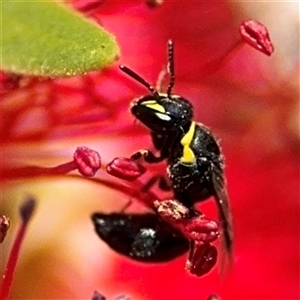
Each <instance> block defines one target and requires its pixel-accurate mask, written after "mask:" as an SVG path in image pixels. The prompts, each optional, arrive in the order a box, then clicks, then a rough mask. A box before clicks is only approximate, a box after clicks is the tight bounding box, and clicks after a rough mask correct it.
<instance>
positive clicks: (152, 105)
mask: <svg viewBox="0 0 300 300" xmlns="http://www.w3.org/2000/svg"><path fill="white" fill-rule="evenodd" d="M142 104H143V105H145V106H147V107H149V108H151V109H153V110H155V111H159V112H161V113H165V112H166V110H165V108H164V107H163V106H162V105H160V104H158V103H157V101H155V100H148V101H144V102H143V103H142Z"/></svg>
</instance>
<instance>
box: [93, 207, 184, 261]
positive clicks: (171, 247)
mask: <svg viewBox="0 0 300 300" xmlns="http://www.w3.org/2000/svg"><path fill="white" fill-rule="evenodd" d="M92 221H93V223H94V226H95V230H96V232H97V234H98V236H99V237H100V238H101V239H102V240H103V241H104V242H105V243H106V244H107V245H108V246H109V247H110V248H112V249H113V250H114V251H116V252H118V253H120V254H122V255H125V256H127V257H129V258H131V259H133V260H137V261H141V262H152V263H154V262H156V263H157V262H166V261H170V260H172V259H175V258H176V257H178V256H180V255H182V254H184V253H185V252H187V251H188V249H189V242H188V240H187V239H186V238H185V237H184V236H183V235H182V234H181V233H180V232H178V231H177V230H176V229H174V228H173V227H171V226H170V225H168V224H167V223H165V222H163V221H162V220H161V219H160V218H159V217H158V216H157V215H155V214H151V213H145V214H124V213H112V214H104V213H95V214H93V215H92Z"/></svg>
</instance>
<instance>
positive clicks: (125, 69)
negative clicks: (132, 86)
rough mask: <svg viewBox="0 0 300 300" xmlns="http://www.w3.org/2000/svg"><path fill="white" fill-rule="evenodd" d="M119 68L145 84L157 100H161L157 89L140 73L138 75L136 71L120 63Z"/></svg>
mask: <svg viewBox="0 0 300 300" xmlns="http://www.w3.org/2000/svg"><path fill="white" fill-rule="evenodd" d="M119 68H120V70H121V71H123V72H124V73H126V74H127V75H129V76H130V77H132V78H133V79H135V80H136V81H138V82H139V83H141V84H142V85H143V86H145V87H146V88H147V89H148V90H149V91H150V92H151V93H152V95H153V96H154V97H155V98H156V99H157V100H160V96H159V94H158V92H157V90H156V89H155V88H154V87H153V86H152V85H151V84H150V83H148V82H147V81H146V80H145V79H143V78H142V77H141V76H140V75H138V74H137V73H135V72H134V71H132V70H131V69H129V68H128V67H126V66H124V65H120V66H119Z"/></svg>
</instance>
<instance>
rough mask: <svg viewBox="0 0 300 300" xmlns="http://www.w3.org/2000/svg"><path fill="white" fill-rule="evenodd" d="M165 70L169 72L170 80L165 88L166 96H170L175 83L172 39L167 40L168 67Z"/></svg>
mask: <svg viewBox="0 0 300 300" xmlns="http://www.w3.org/2000/svg"><path fill="white" fill-rule="evenodd" d="M167 71H168V73H169V74H170V82H169V86H168V89H167V95H168V98H171V93H172V88H173V86H174V83H175V72H174V43H173V41H172V40H168V67H167Z"/></svg>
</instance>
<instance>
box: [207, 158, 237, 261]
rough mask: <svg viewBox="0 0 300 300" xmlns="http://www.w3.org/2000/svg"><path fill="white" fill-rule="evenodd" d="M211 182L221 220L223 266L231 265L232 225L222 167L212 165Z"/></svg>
mask: <svg viewBox="0 0 300 300" xmlns="http://www.w3.org/2000/svg"><path fill="white" fill-rule="evenodd" d="M212 182H213V188H214V197H215V200H216V203H217V206H218V211H219V218H220V220H221V224H222V229H223V234H222V243H223V247H224V249H225V251H226V260H227V261H226V262H224V264H227V265H228V264H229V265H230V264H231V263H232V257H233V242H234V237H233V225H232V216H231V210H230V205H229V199H228V195H227V189H226V183H225V180H224V175H223V169H222V165H221V164H218V165H214V167H213V175H212Z"/></svg>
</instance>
